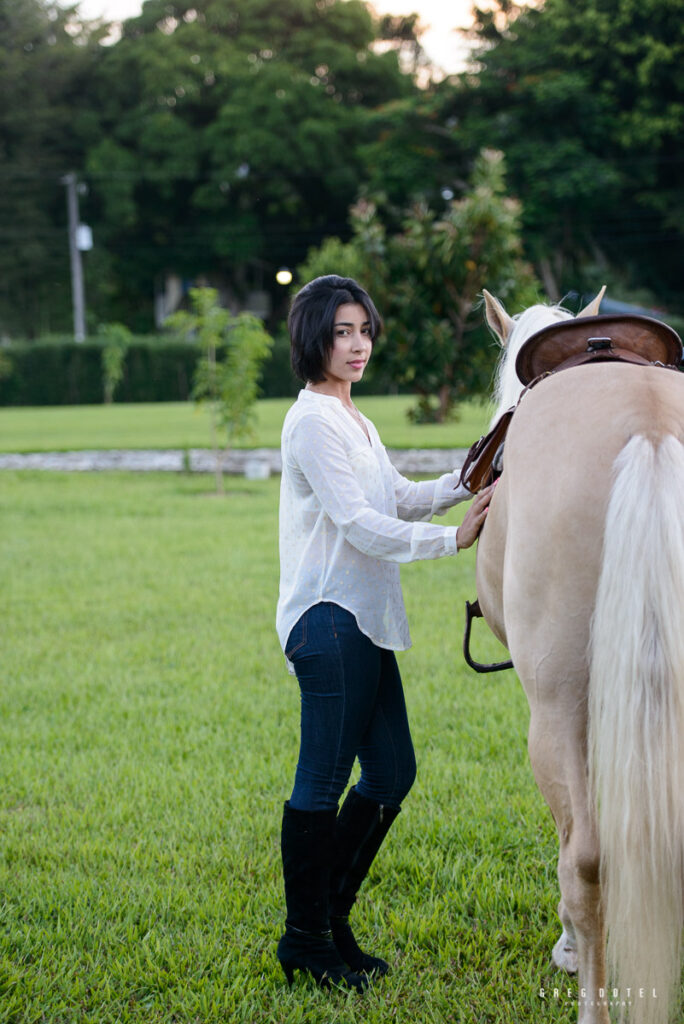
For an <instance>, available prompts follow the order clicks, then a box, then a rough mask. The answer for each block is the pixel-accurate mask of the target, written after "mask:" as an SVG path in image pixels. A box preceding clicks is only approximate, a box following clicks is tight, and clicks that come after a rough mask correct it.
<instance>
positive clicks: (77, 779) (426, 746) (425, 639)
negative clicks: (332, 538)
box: [0, 472, 576, 1024]
mask: <svg viewBox="0 0 684 1024" xmlns="http://www.w3.org/2000/svg"><path fill="white" fill-rule="evenodd" d="M277 493H278V482H277V480H275V479H272V480H269V481H263V482H262V481H259V482H250V483H246V482H245V481H243V480H238V479H233V480H231V481H230V484H229V488H228V494H227V496H226V497H224V498H221V499H220V498H216V497H214V496H213V481H212V480H211V479H209V478H205V477H201V476H193V477H190V476H182V475H172V474H156V475H144V474H142V475H134V474H107V473H105V474H97V475H92V476H90V475H86V474H40V473H12V472H3V473H2V474H0V552H1V556H0V559H1V561H0V564H1V566H2V580H3V585H2V588H1V591H0V593H1V598H0V601H1V607H0V616H1V617H0V621H1V623H2V628H1V630H0V666H1V670H0V671H1V675H2V686H1V687H0V766H1V770H0V837H1V838H0V843H1V849H2V857H1V858H0V1021H1V1022H12V1024H19V1022H21V1024H34V1022H35V1024H38V1022H49V1024H67V1022H68V1024H71V1022H88V1024H91V1022H98V1024H99V1022H102V1024H104V1022H107V1024H109V1022H112V1024H113V1022H122V1024H129V1022H136V1024H143V1022H144V1024H195V1022H196V1024H219V1022H220V1024H228V1022H230V1024H300V1022H307V1024H337V1022H339V1024H390V1022H395V1021H397V1022H404V1021H405V1022H411V1024H447V1022H459V1024H461V1022H462V1024H479V1022H497V1024H499V1022H501V1024H509V1022H510V1024H514V1022H515V1024H518V1022H522V1021H535V1022H536V1021H541V1020H544V1021H553V1022H557V1021H563V1022H569V1021H573V1020H574V1019H575V1015H576V1011H575V1007H574V1005H573V1002H572V998H571V996H570V995H569V994H568V992H567V987H568V984H569V986H570V991H571V992H574V991H575V983H574V982H573V981H571V980H570V981H568V979H567V978H566V977H565V976H564V975H562V974H561V973H559V972H556V971H555V970H554V969H553V968H552V966H551V963H550V952H551V948H552V945H553V943H554V942H555V940H556V938H557V937H558V934H559V927H558V924H557V921H556V916H555V905H556V902H557V882H556V879H555V859H556V841H555V834H554V830H553V826H552V823H551V820H550V816H549V814H548V813H547V811H546V808H545V807H544V805H543V803H542V800H541V797H540V796H539V794H538V791H537V789H536V786H535V784H534V781H533V779H532V775H531V771H530V768H529V765H528V760H527V753H526V728H527V706H526V702H525V699H524V696H523V694H522V691H521V689H520V687H519V684H518V682H517V680H516V678H515V676H514V675H513V673H512V672H507V673H505V674H502V675H498V676H496V675H495V676H490V677H478V676H476V675H474V674H473V673H471V672H470V671H469V670H468V669H467V668H466V666H465V665H464V663H463V661H462V656H461V634H462V623H463V602H464V600H465V598H466V597H472V596H473V592H474V589H473V580H474V573H473V570H474V555H473V552H472V551H469V552H465V553H463V554H461V555H459V556H458V557H457V558H453V559H443V560H441V561H439V562H431V563H422V564H415V565H410V566H407V567H405V569H403V570H402V573H403V580H404V586H405V595H406V602H407V606H408V612H409V619H410V621H411V625H412V633H413V639H414V648H413V649H412V650H411V651H409V652H407V653H405V654H402V655H400V666H401V669H402V673H403V677H404V682H405V687H406V692H407V700H408V705H409V712H410V716H411V720H412V724H413V731H414V741H415V745H416V752H417V758H418V765H419V774H418V781H417V783H416V785H415V787H414V789H413V791H412V793H411V794H410V795H409V797H408V799H407V801H406V803H405V806H404V810H403V812H402V814H401V815H400V817H399V819H398V821H397V823H396V825H395V827H394V828H393V830H392V833H390V837H389V839H388V841H387V843H386V844H385V846H384V847H383V849H382V851H381V853H380V855H379V857H378V859H377V860H376V862H375V864H374V867H373V869H372V872H371V876H370V878H369V880H368V884H367V886H366V888H365V892H364V896H363V899H362V900H361V902H360V904H359V906H358V908H357V910H356V911H355V919H356V922H357V924H358V931H359V933H360V937H361V938H362V940H363V941H365V942H366V943H367V944H368V946H369V947H370V948H372V949H373V950H375V951H377V952H378V953H381V954H382V955H384V956H386V957H387V958H388V959H389V961H390V963H391V966H392V973H391V975H390V976H389V977H387V978H386V979H384V980H383V981H382V982H381V983H378V984H377V985H376V986H375V987H374V988H373V990H372V991H370V992H368V993H367V994H366V995H365V996H363V997H360V996H358V995H356V994H350V995H347V994H343V993H339V992H334V993H332V994H326V993H324V992H320V991H318V990H317V989H315V988H314V987H313V986H312V985H311V984H310V983H307V982H306V981H304V980H299V981H298V982H297V983H296V985H295V987H293V989H292V990H288V989H287V987H286V985H285V982H284V977H283V975H282V974H281V973H280V969H279V966H278V964H277V962H276V959H275V945H276V942H277V939H278V937H279V935H280V931H281V928H282V924H283V918H284V913H283V898H282V883H281V878H280V861H279V825H280V815H281V806H282V801H283V800H284V799H285V798H286V797H287V796H288V795H289V787H290V785H291V779H292V773H293V768H294V763H295V759H296V754H297V729H298V693H297V689H296V683H294V682H293V681H292V680H291V679H290V677H289V676H288V675H287V674H286V672H285V669H284V663H283V660H282V655H281V653H280V650H279V648H278V644H277V639H276V636H275V632H274V627H273V621H274V608H275V600H276V592H277V575H278V574H277V540H276V523H277ZM458 518H459V516H458V511H457V510H455V511H454V512H452V513H450V514H449V516H448V517H447V520H446V521H447V522H457V521H458ZM496 646H497V645H496V642H495V641H494V640H493V639H492V638H490V637H488V636H487V635H486V633H485V632H484V630H483V629H480V630H478V631H477V636H476V650H477V654H478V655H479V656H481V657H487V656H488V655H492V656H496V655H497V654H498V653H499V651H498V650H497V649H496ZM300 978H301V976H300ZM540 987H543V988H544V989H546V990H547V993H548V994H547V997H546V999H541V998H540V996H539V994H538V993H539V989H540ZM553 988H557V989H559V990H560V991H559V994H558V995H557V996H553V994H552V990H553ZM550 990H551V991H550Z"/></svg>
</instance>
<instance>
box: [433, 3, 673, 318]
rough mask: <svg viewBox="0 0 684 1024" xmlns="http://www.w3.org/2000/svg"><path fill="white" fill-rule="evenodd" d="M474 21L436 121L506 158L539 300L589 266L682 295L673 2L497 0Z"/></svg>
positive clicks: (573, 283)
mask: <svg viewBox="0 0 684 1024" xmlns="http://www.w3.org/2000/svg"><path fill="white" fill-rule="evenodd" d="M476 16H477V25H476V28H475V37H476V41H477V42H478V43H479V47H478V49H477V51H476V63H475V64H474V67H473V70H472V72H471V73H469V74H467V75H464V76H462V77H461V78H460V79H458V80H452V81H451V82H449V83H444V85H443V86H442V87H441V89H440V96H441V113H442V117H443V118H444V119H449V118H451V119H458V121H459V125H460V130H461V132H462V135H463V137H464V139H465V140H466V142H467V144H468V145H469V146H470V147H472V148H473V149H474V148H475V147H479V146H481V145H483V144H487V145H495V146H497V147H498V148H500V149H502V150H503V151H504V152H505V154H506V161H507V166H508V168H509V178H510V182H511V187H512V189H513V192H514V194H516V195H519V196H521V197H522V198H523V199H524V213H523V232H524V235H525V240H526V245H527V249H528V252H529V253H530V255H531V256H532V258H533V260H534V262H535V263H536V265H537V266H538V267H539V270H540V272H541V273H542V275H543V278H544V283H545V286H546V289H547V292H548V294H549V295H550V296H551V297H553V298H560V297H561V295H562V294H563V292H564V290H565V289H567V288H578V287H579V288H580V289H582V287H586V288H588V289H590V288H591V287H593V286H594V285H595V270H596V265H597V262H599V263H607V264H612V265H613V266H614V267H617V268H619V269H620V270H621V272H622V274H623V275H624V276H625V277H627V278H631V281H632V284H633V285H634V284H638V285H643V284H646V285H648V286H649V287H651V288H652V289H653V290H654V291H655V292H656V293H658V294H660V296H661V297H667V296H668V295H669V296H670V297H677V296H679V297H680V300H681V297H682V296H683V294H684V293H683V289H682V285H681V275H680V273H679V265H680V262H681V246H682V236H683V235H684V201H683V199H682V191H681V185H680V178H681V173H680V169H681V164H682V160H683V159H684V149H683V144H682V137H683V133H682V129H683V128H684V71H683V67H684V63H683V59H684V22H683V21H682V18H681V4H680V3H679V2H677V0H642V2H639V3H636V2H634V0H545V2H544V3H543V4H542V5H538V6H536V7H534V8H523V7H522V6H520V5H518V4H515V3H513V2H511V0H500V2H499V3H498V4H497V6H496V9H493V10H489V11H483V10H479V9H477V10H476ZM603 273H604V271H602V274H603Z"/></svg>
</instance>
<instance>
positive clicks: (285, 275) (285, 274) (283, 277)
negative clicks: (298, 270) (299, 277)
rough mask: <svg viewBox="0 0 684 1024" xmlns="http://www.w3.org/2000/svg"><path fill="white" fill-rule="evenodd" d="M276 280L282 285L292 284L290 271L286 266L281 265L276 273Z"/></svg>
mask: <svg viewBox="0 0 684 1024" xmlns="http://www.w3.org/2000/svg"><path fill="white" fill-rule="evenodd" d="M276 281H277V282H278V284H282V285H286V284H292V271H291V270H290V269H289V268H288V267H281V268H280V270H279V271H278V272H277V273H276Z"/></svg>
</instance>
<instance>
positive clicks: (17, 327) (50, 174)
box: [0, 0, 101, 337]
mask: <svg viewBox="0 0 684 1024" xmlns="http://www.w3.org/2000/svg"><path fill="white" fill-rule="evenodd" d="M100 34H101V32H100V31H99V30H97V29H96V28H94V27H93V26H92V25H90V24H88V23H87V22H79V21H77V20H76V19H75V17H74V15H73V12H72V11H65V10H63V9H62V8H61V7H59V6H58V5H57V4H56V3H50V2H45V3H43V2H41V0H3V3H2V4H1V5H0V97H1V99H0V334H2V333H6V334H19V335H23V336H25V337H33V336H35V335H37V334H38V333H41V332H48V331H58V330H65V329H67V330H68V329H69V327H70V323H71V298H70V279H69V249H68V236H67V228H66V200H65V195H64V187H63V185H62V184H61V178H62V176H63V175H64V174H65V173H66V172H68V171H70V170H72V169H73V168H75V167H80V166H81V164H82V149H81V146H80V142H79V137H80V128H81V118H82V111H83V108H84V102H87V101H85V100H84V96H85V95H87V93H86V90H85V88H84V81H85V79H86V76H87V73H88V71H89V69H90V67H91V63H92V60H93V57H94V54H95V53H96V52H97V41H98V38H99V36H100Z"/></svg>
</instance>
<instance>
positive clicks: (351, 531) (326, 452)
mask: <svg viewBox="0 0 684 1024" xmlns="http://www.w3.org/2000/svg"><path fill="white" fill-rule="evenodd" d="M289 447H290V451H291V458H292V462H293V467H292V468H293V469H295V470H297V469H298V470H299V472H300V473H301V474H302V475H303V476H304V477H305V479H306V481H307V483H308V485H309V486H310V487H311V489H312V490H313V492H314V494H315V495H316V497H317V498H318V500H319V501H320V503H321V506H322V508H323V509H324V511H325V512H326V514H327V515H328V516H329V517H330V519H331V520H332V521H333V523H334V524H335V526H337V527H338V528H339V529H340V530H341V531H342V533H343V535H344V537H345V539H346V540H347V541H349V543H350V544H353V545H354V547H356V548H358V549H359V550H360V551H363V552H364V553H365V554H368V555H372V556H373V557H375V558H381V559H385V560H387V561H392V562H412V561H418V560H421V559H429V558H441V557H442V556H443V555H453V554H455V553H456V551H457V547H458V546H457V541H456V533H457V528H456V527H455V526H437V525H434V524H432V523H425V522H407V521H402V520H401V519H395V518H394V516H389V515H386V514H384V513H383V512H379V511H378V510H377V509H374V508H372V507H371V505H370V504H369V503H368V500H367V498H366V496H365V494H364V493H363V490H362V489H361V486H360V485H359V482H358V480H357V478H356V476H355V474H354V471H353V469H352V467H351V465H350V463H349V458H348V456H347V452H346V449H345V447H344V444H343V443H342V441H341V440H340V437H339V434H338V433H337V432H336V431H335V429H334V428H333V427H332V426H331V425H330V424H329V423H327V422H326V421H325V420H323V419H322V418H320V417H318V416H307V417H304V418H303V419H302V420H300V421H299V423H298V424H297V426H296V427H295V428H294V430H293V433H292V435H291V439H290V445H289ZM406 483H407V484H409V481H406ZM428 483H429V484H431V485H434V483H435V482H434V481H429V482H428ZM416 486H418V487H420V485H416ZM423 490H424V491H426V489H425V488H424V489H423ZM426 500H427V499H426ZM432 503H433V498H431V499H430V507H432ZM426 511H428V512H429V509H427V510H426Z"/></svg>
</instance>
